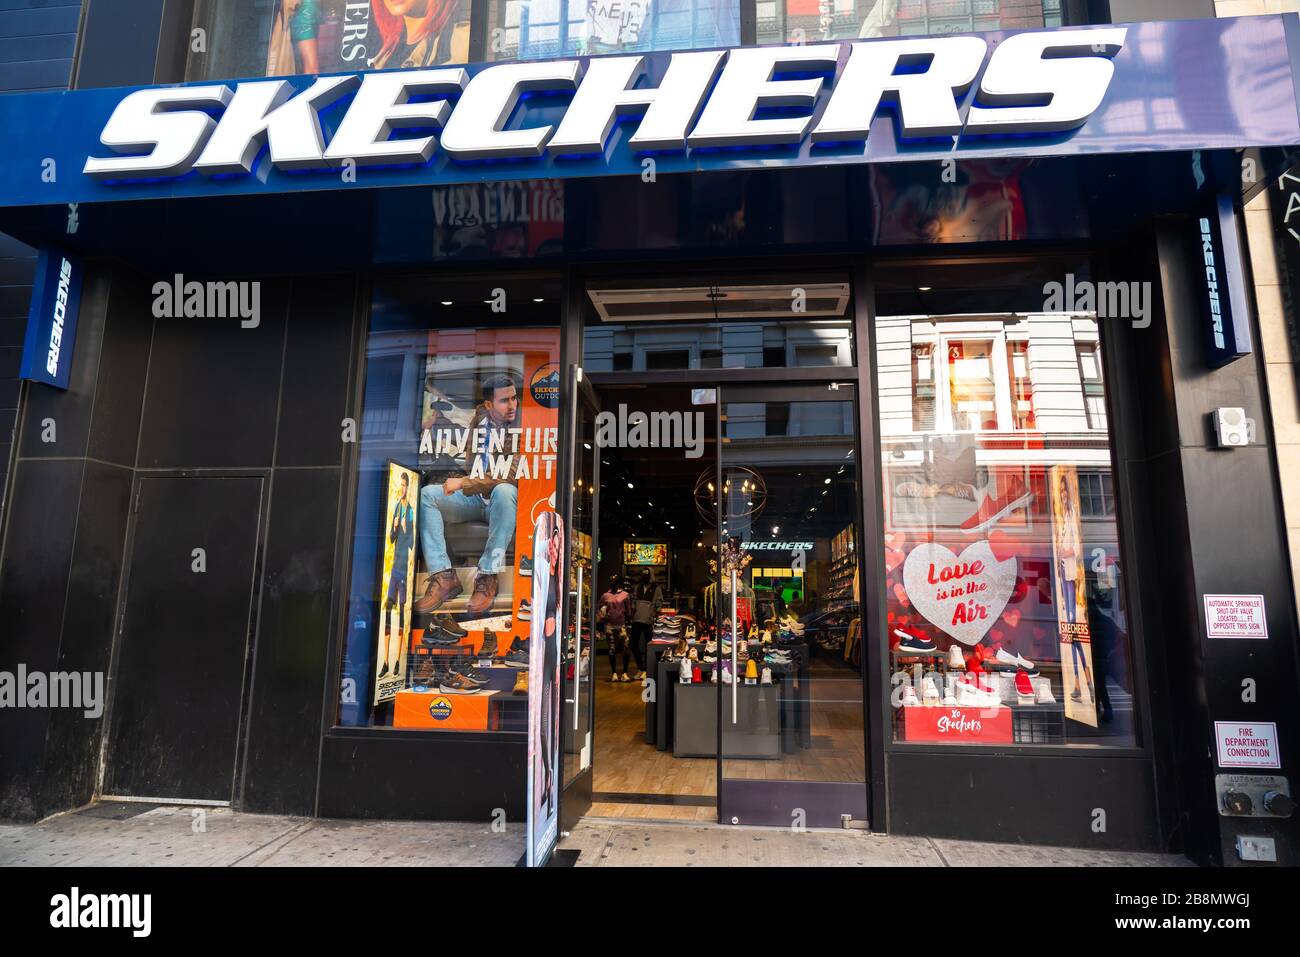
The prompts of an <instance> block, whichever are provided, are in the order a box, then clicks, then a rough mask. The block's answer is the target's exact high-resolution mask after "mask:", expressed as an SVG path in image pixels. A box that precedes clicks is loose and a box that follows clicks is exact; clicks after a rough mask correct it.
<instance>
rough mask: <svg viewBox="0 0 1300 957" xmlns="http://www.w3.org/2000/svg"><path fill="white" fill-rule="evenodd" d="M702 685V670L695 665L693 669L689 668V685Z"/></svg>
mask: <svg viewBox="0 0 1300 957" xmlns="http://www.w3.org/2000/svg"><path fill="white" fill-rule="evenodd" d="M703 683H704V672H703V670H701V668H700V666H699V665H695V666H694V667H693V668H691V684H695V685H698V684H703Z"/></svg>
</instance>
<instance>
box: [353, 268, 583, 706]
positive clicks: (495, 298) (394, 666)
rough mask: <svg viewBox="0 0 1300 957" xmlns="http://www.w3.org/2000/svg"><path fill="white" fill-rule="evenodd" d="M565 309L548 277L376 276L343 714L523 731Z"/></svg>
mask: <svg viewBox="0 0 1300 957" xmlns="http://www.w3.org/2000/svg"><path fill="white" fill-rule="evenodd" d="M512 300H513V301H515V303H516V305H515V309H516V310H517V312H518V313H521V314H522V315H517V316H513V315H512V313H511V302H512ZM558 308H559V284H558V283H549V282H543V281H529V282H526V283H516V284H511V283H506V282H502V281H501V280H499V279H498V280H491V281H488V280H485V281H483V282H481V283H472V282H465V281H460V282H448V283H437V284H433V283H423V282H416V281H409V282H402V281H393V282H390V283H388V284H386V285H384V286H381V287H379V288H377V289H376V293H375V299H374V306H373V309H372V317H371V325H370V335H369V339H368V342H367V346H366V373H365V374H366V380H365V391H364V400H363V406H362V414H361V420H360V435H359V437H358V438H359V470H358V483H357V506H356V515H355V521H354V526H353V543H354V544H353V554H352V584H351V591H350V606H349V618H348V620H349V628H348V635H347V641H346V644H345V649H344V659H343V684H342V688H341V697H340V707H339V723H340V724H342V725H345V726H376V727H395V728H415V729H427V730H435V731H437V730H449V729H450V730H457V731H488V730H516V731H522V730H524V727H525V721H526V719H527V708H526V703H527V695H528V689H527V682H526V680H524V676H525V674H526V669H527V667H528V661H529V649H528V638H529V633H530V627H531V624H530V623H531V618H532V616H531V614H530V612H531V598H530V596H531V580H532V567H531V565H532V560H533V559H532V555H533V544H534V543H533V541H532V539H533V529H534V527H535V524H536V520H537V518H538V516H539V515H541V514H543V513H545V512H553V511H555V507H556V506H555V489H556V475H557V464H558V457H557V456H558V448H557V428H558V417H559V412H558V409H559V382H560V377H559V330H558V324H557V323H556V322H555V317H556V316H558ZM507 317H510V318H509V319H507ZM503 320H504V321H503ZM548 320H549V322H548ZM511 321H513V322H514V323H520V322H526V323H527V324H520V325H515V324H510V323H511ZM470 323H472V324H470Z"/></svg>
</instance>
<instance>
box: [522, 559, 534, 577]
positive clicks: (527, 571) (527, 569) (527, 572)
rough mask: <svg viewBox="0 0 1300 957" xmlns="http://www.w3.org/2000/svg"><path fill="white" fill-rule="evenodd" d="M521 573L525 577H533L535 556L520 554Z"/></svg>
mask: <svg viewBox="0 0 1300 957" xmlns="http://www.w3.org/2000/svg"><path fill="white" fill-rule="evenodd" d="M519 574H521V575H523V576H524V577H525V578H531V577H532V574H533V556H532V555H521V556H519Z"/></svg>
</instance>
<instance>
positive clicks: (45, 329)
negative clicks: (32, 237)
mask: <svg viewBox="0 0 1300 957" xmlns="http://www.w3.org/2000/svg"><path fill="white" fill-rule="evenodd" d="M80 305H81V260H80V259H79V258H77V257H75V256H68V255H65V254H64V253H61V252H58V251H56V250H52V249H44V250H42V251H41V254H40V257H39V259H38V260H37V264H36V282H35V283H34V285H33V289H32V305H31V311H30V312H29V313H28V315H27V335H26V337H25V338H24V340H23V361H22V371H21V373H20V377H21V378H24V379H30V380H31V381H33V382H44V383H45V384H46V385H52V386H55V387H56V388H59V389H66V388H67V387H68V376H69V373H70V372H71V369H72V346H73V344H74V343H75V342H76V338H77V311H78V308H79V307H80Z"/></svg>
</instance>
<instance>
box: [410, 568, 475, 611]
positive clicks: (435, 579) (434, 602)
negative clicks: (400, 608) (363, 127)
mask: <svg viewBox="0 0 1300 957" xmlns="http://www.w3.org/2000/svg"><path fill="white" fill-rule="evenodd" d="M462 591H464V589H463V588H461V587H460V579H459V578H457V577H456V572H455V570H454V569H451V568H444V569H443V570H442V571H440V572H438V573H437V574H436V575H430V576H429V584H428V585H426V586H425V588H424V594H423V595H422V596H421V597H419V598H417V599H416V600H415V613H416V614H417V615H423V614H426V613H428V612H431V611H433V610H434V609H435V608H437V607H439V606H440V605H442V603H443V602H445V601H447V600H449V599H452V598H455V597H456V596H457V595H459V594H460V593H461V592H462Z"/></svg>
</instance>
